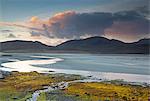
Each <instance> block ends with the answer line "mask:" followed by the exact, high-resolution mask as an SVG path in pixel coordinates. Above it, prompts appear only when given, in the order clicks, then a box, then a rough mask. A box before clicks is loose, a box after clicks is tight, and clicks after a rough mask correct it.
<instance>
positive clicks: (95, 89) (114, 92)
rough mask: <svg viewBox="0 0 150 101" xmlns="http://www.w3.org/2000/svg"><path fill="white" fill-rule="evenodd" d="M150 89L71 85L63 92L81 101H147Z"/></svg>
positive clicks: (114, 85) (102, 84) (121, 86)
mask: <svg viewBox="0 0 150 101" xmlns="http://www.w3.org/2000/svg"><path fill="white" fill-rule="evenodd" d="M149 91H150V88H149V87H141V86H132V85H116V84H108V83H104V82H101V83H73V84H71V85H70V86H69V87H68V88H67V89H66V90H65V91H64V92H65V93H66V94H71V95H76V96H78V97H80V98H81V99H82V100H83V101H99V100H100V101H105V100H107V101H114V100H115V101H116V100H119V101H148V96H149V93H150V92H149Z"/></svg>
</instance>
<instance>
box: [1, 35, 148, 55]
mask: <svg viewBox="0 0 150 101" xmlns="http://www.w3.org/2000/svg"><path fill="white" fill-rule="evenodd" d="M149 42H150V39H141V40H139V41H137V42H133V43H124V42H122V41H118V40H114V39H111V40H110V39H107V38H104V37H90V38H86V39H79V40H69V41H66V42H64V43H61V44H59V45H57V46H48V45H45V44H43V43H41V42H37V41H35V42H33V41H22V40H15V41H6V42H1V43H0V45H1V46H0V52H31V53H33V52H40V53H41V52H42V53H44V52H56V53H57V52H59V53H98V54H149V49H150V47H149V45H150V44H149Z"/></svg>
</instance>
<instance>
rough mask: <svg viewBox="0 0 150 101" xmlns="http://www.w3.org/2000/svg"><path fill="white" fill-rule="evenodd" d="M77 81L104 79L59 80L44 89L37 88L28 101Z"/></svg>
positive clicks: (35, 100)
mask: <svg viewBox="0 0 150 101" xmlns="http://www.w3.org/2000/svg"><path fill="white" fill-rule="evenodd" d="M77 82H102V80H97V79H84V80H74V81H69V82H59V83H56V84H52V86H44V87H43V88H44V89H43V90H37V91H35V92H34V93H33V94H32V97H31V98H29V99H27V100H26V101H37V98H38V97H39V96H40V94H41V93H43V92H50V91H54V90H61V89H65V88H67V87H68V85H69V84H70V83H77Z"/></svg>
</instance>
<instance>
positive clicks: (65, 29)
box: [0, 7, 149, 42]
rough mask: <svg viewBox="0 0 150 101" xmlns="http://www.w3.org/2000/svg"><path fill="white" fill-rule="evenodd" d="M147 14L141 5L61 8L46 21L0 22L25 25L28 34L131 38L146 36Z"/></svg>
mask: <svg viewBox="0 0 150 101" xmlns="http://www.w3.org/2000/svg"><path fill="white" fill-rule="evenodd" d="M147 15H148V14H147V11H146V9H145V7H138V8H136V9H134V10H130V11H121V12H117V13H105V12H89V13H77V12H75V11H65V12H61V13H57V14H55V15H54V16H52V17H51V18H49V19H46V20H41V19H40V18H38V17H37V16H33V17H32V18H31V19H30V20H29V21H27V22H25V23H24V24H19V23H0V25H1V24H4V25H9V26H16V27H23V28H27V29H29V30H30V34H31V36H32V37H35V36H45V37H47V38H49V39H58V40H60V39H65V40H66V39H78V38H84V37H88V36H105V37H107V38H113V39H119V40H122V41H134V40H138V39H140V38H144V37H148V36H149V30H148V29H149V20H148V19H147ZM57 42H59V41H57Z"/></svg>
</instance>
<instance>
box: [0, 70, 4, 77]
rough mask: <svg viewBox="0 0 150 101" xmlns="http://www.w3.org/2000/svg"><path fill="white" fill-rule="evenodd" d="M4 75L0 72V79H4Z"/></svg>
mask: <svg viewBox="0 0 150 101" xmlns="http://www.w3.org/2000/svg"><path fill="white" fill-rule="evenodd" d="M3 78H4V77H3V74H2V71H0V79H3Z"/></svg>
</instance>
